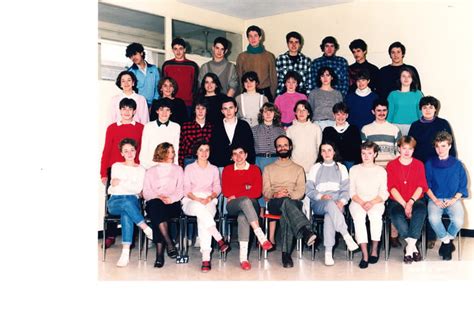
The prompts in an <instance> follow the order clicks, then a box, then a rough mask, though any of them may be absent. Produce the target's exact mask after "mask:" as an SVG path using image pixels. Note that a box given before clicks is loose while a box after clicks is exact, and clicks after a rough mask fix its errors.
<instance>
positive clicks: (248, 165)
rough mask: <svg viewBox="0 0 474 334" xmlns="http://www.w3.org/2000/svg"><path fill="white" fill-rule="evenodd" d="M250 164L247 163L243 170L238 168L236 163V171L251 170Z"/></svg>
mask: <svg viewBox="0 0 474 334" xmlns="http://www.w3.org/2000/svg"><path fill="white" fill-rule="evenodd" d="M249 168H250V164H249V163H248V162H247V161H246V162H245V166H244V167H243V168H238V167H237V164H235V163H234V170H249Z"/></svg>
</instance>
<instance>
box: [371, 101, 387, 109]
mask: <svg viewBox="0 0 474 334" xmlns="http://www.w3.org/2000/svg"><path fill="white" fill-rule="evenodd" d="M377 106H384V107H387V109H388V101H387V100H386V99H376V100H375V101H374V103H372V110H375V108H376V107H377Z"/></svg>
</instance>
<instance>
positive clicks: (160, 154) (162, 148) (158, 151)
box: [153, 142, 174, 162]
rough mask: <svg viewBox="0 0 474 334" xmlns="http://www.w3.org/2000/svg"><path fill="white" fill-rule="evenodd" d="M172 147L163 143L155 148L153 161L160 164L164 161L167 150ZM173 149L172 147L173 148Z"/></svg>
mask: <svg viewBox="0 0 474 334" xmlns="http://www.w3.org/2000/svg"><path fill="white" fill-rule="evenodd" d="M170 147H173V144H171V143H168V142H164V143H161V144H159V145H157V146H156V148H155V152H154V153H153V161H154V162H161V161H163V160H165V159H166V157H167V155H168V149H169V148H170ZM173 149H174V147H173Z"/></svg>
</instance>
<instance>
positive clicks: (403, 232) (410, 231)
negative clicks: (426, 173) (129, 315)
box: [388, 199, 426, 239]
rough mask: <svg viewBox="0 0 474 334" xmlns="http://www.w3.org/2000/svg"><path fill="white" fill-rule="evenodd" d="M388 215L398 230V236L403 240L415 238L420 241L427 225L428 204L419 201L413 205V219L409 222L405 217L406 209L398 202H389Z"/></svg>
mask: <svg viewBox="0 0 474 334" xmlns="http://www.w3.org/2000/svg"><path fill="white" fill-rule="evenodd" d="M388 214H389V216H390V221H391V222H392V224H394V225H395V227H396V228H397V231H398V234H399V235H400V237H401V238H402V239H406V238H413V239H419V238H420V236H421V230H422V229H423V225H424V224H425V218H426V203H425V200H424V199H419V200H417V201H416V202H415V203H413V209H412V212H411V219H410V222H408V220H407V217H406V216H405V209H404V208H403V206H401V205H400V203H398V202H397V201H394V200H391V199H390V200H389V203H388Z"/></svg>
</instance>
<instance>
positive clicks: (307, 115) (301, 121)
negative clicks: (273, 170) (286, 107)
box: [286, 100, 323, 174]
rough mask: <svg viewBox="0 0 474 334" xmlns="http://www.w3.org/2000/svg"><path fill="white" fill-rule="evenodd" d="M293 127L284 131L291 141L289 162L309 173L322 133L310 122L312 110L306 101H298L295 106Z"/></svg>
mask: <svg viewBox="0 0 474 334" xmlns="http://www.w3.org/2000/svg"><path fill="white" fill-rule="evenodd" d="M294 111H295V116H296V119H295V120H293V125H291V126H290V127H289V128H288V129H287V130H286V135H287V136H288V137H289V138H291V140H292V141H293V153H292V154H291V160H293V162H294V163H296V164H298V165H300V166H301V167H303V168H304V171H305V173H306V174H307V173H309V170H310V168H311V166H313V165H314V163H315V162H316V158H317V154H318V150H319V145H320V144H321V139H322V136H323V135H322V132H321V128H320V127H319V125H318V124H316V123H313V122H311V119H312V117H313V110H312V109H311V105H310V104H309V102H308V101H305V100H300V101H298V102H296V104H295V109H294Z"/></svg>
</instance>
